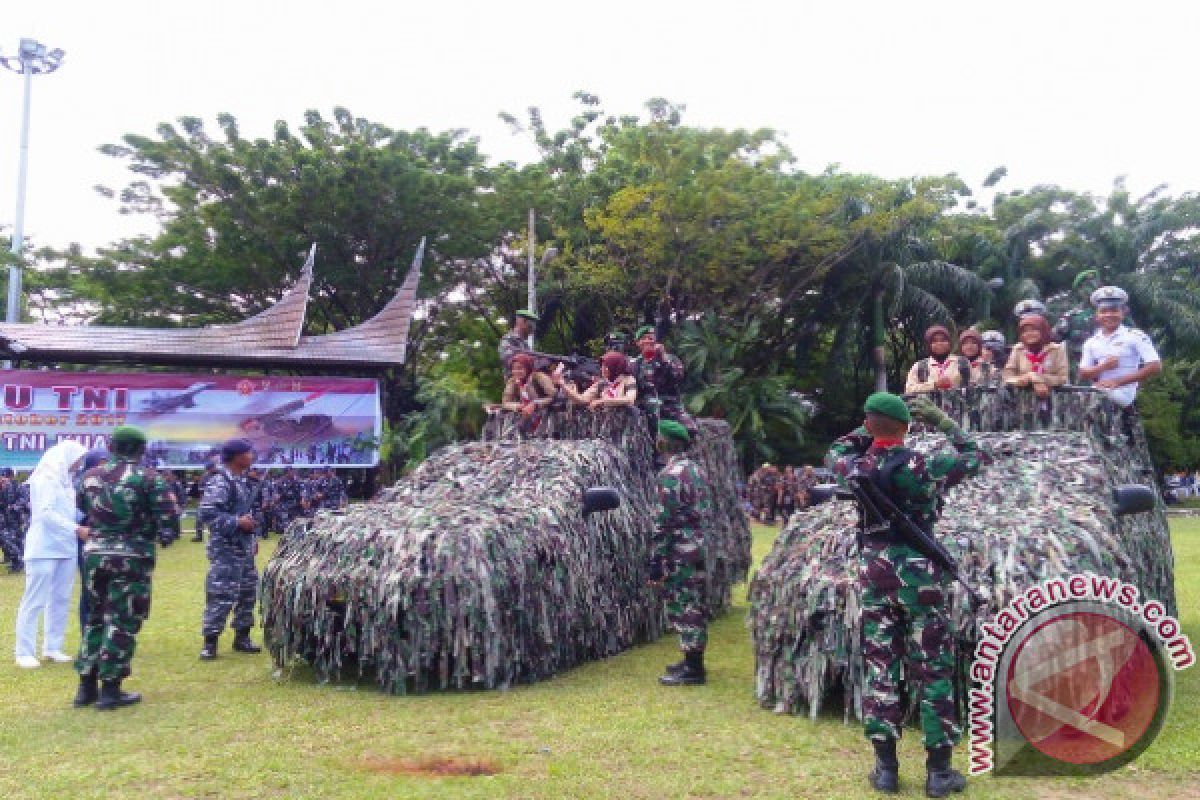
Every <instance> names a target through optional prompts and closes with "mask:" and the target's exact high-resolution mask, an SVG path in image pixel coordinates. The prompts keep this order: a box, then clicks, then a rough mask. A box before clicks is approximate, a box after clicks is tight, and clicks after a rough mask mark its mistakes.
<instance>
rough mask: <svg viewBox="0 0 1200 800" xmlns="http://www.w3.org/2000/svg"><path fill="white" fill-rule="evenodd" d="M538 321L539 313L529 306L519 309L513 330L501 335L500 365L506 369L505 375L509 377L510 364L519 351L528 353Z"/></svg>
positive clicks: (514, 318)
mask: <svg viewBox="0 0 1200 800" xmlns="http://www.w3.org/2000/svg"><path fill="white" fill-rule="evenodd" d="M537 323H538V315H537V314H535V313H533V312H532V311H530V310H529V309H527V308H521V309H518V310H517V313H516V315H515V316H514V317H513V325H512V330H510V331H509V332H508V333H506V334H504V335H503V336H502V337H500V345H499V347H498V348H497V349H498V350H499V351H500V366H501V367H502V368H503V369H504V377H506V378H507V377H508V365H509V363H510V362H511V361H512V358H513V356H515V355H516V354H517V353H528V352H529V350H530V348H529V336H530V335H531V334H532V333H533V326H534V325H536V324H537Z"/></svg>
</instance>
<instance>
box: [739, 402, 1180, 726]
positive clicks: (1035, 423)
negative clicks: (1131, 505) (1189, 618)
mask: <svg viewBox="0 0 1200 800" xmlns="http://www.w3.org/2000/svg"><path fill="white" fill-rule="evenodd" d="M932 397H934V399H935V400H936V402H938V404H939V405H940V406H941V407H942V408H944V409H945V410H946V411H947V412H948V413H949V414H950V415H951V416H953V417H954V418H955V419H956V420H957V421H958V422H959V424H960V425H961V426H962V427H963V428H964V429H965V430H968V431H971V432H972V435H973V436H974V437H975V438H976V440H977V441H978V442H979V444H980V448H981V449H982V450H983V451H985V452H987V453H988V454H990V456H991V457H992V459H993V463H992V464H991V465H990V466H988V467H985V468H984V470H983V471H982V472H981V473H980V475H979V476H978V477H976V478H974V479H970V480H967V481H965V482H964V483H963V484H961V485H960V486H958V487H957V488H955V489H953V490H952V491H950V492H949V493H948V494H947V497H946V504H945V508H944V511H943V515H942V518H941V521H940V522H939V524H938V526H937V533H938V536H939V538H940V539H941V541H942V542H943V544H945V545H946V547H947V549H949V550H950V551H951V553H953V554H954V555H955V556H956V557H957V558H958V560H959V562H960V564H961V565H962V568H963V574H964V576H965V578H966V580H967V582H968V583H969V584H971V585H972V586H974V587H975V588H976V589H978V590H979V591H980V592H981V593H982V594H983V595H984V597H985V598H986V600H987V603H986V604H985V605H984V606H983V607H981V608H979V609H977V610H975V611H973V612H972V611H971V610H970V609H969V604H968V602H967V601H966V598H965V597H964V594H965V593H964V591H963V589H962V588H961V587H958V586H956V587H955V588H954V592H955V599H954V605H953V609H952V620H953V624H954V627H955V631H956V638H957V644H958V654H959V658H958V663H959V667H960V680H959V689H960V692H961V691H963V690H964V689H965V687H966V681H965V680H963V677H964V675H965V669H966V668H967V666H968V664H969V659H970V657H971V654H972V653H973V651H974V645H975V642H976V639H977V630H978V626H979V625H980V624H981V623H982V622H985V621H987V620H989V619H990V618H991V617H992V616H993V615H994V614H995V613H996V612H997V611H998V610H999V609H1000V608H1001V607H1002V606H1003V605H1004V604H1006V603H1007V602H1008V601H1009V600H1010V599H1012V598H1013V597H1014V596H1015V595H1016V594H1018V593H1019V592H1020V591H1022V590H1024V589H1026V588H1028V587H1030V586H1032V585H1034V584H1035V583H1037V582H1040V581H1043V580H1046V579H1048V578H1053V577H1058V576H1064V575H1068V574H1071V573H1076V572H1094V573H1096V574H1101V575H1109V576H1112V577H1114V578H1119V579H1122V580H1124V581H1128V582H1130V583H1132V584H1134V585H1136V586H1138V587H1139V588H1140V589H1141V591H1142V594H1143V596H1145V597H1149V598H1155V599H1158V600H1159V601H1161V602H1162V603H1163V604H1164V605H1165V606H1167V607H1168V609H1169V610H1170V613H1172V614H1174V613H1175V591H1174V580H1173V558H1172V554H1171V541H1170V538H1169V535H1168V532H1167V521H1166V514H1165V511H1164V507H1163V505H1162V502H1161V500H1159V501H1158V502H1157V505H1156V508H1155V510H1153V511H1151V512H1148V513H1141V514H1134V515H1130V516H1124V517H1117V516H1114V514H1113V510H1112V508H1111V500H1112V489H1113V488H1114V487H1115V486H1117V485H1120V484H1128V483H1138V484H1146V485H1149V486H1154V485H1155V477H1154V471H1153V466H1152V465H1151V463H1150V455H1149V451H1148V449H1147V447H1146V442H1145V438H1144V435H1143V432H1142V429H1141V424H1140V422H1138V421H1137V420H1136V419H1126V418H1124V417H1123V416H1122V415H1121V413H1120V412H1119V411H1118V410H1117V409H1116V408H1115V407H1114V406H1113V405H1112V404H1111V403H1109V402H1108V401H1107V400H1106V399H1105V398H1104V396H1103V395H1102V394H1101V393H1100V392H1097V391H1092V390H1086V389H1075V388H1067V389H1063V390H1057V391H1055V393H1054V396H1053V398H1052V406H1051V408H1050V409H1049V410H1048V411H1046V410H1042V409H1039V407H1038V403H1037V400H1036V398H1035V397H1034V396H1033V395H1032V393H1030V392H1020V393H1013V392H1009V391H1006V390H1003V389H980V388H972V389H966V390H957V391H949V392H942V393H937V394H935V395H932ZM908 444H909V446H911V447H913V448H915V449H917V450H919V451H922V452H925V453H929V452H931V451H935V450H936V449H938V448H941V447H946V446H947V445H946V442H945V438H944V437H942V436H939V435H934V434H929V433H920V432H916V433H914V434H913V435H912V436H910V437H909V441H908ZM856 519H857V512H856V510H855V507H854V504H853V503H852V502H851V501H847V500H834V501H831V502H829V503H826V504H823V505H820V506H817V507H815V508H813V509H811V510H809V511H806V512H798V513H796V514H795V515H794V516H793V517H792V519H791V520H790V522H789V523H788V525H787V526H786V528H785V529H784V531H783V532H782V533H781V534H780V535H779V538H778V539H777V540H776V542H775V546H774V547H773V548H772V550H771V552H770V554H769V555H768V556H767V557H766V559H765V560H764V561H763V565H762V567H761V569H760V570H759V571H758V573H757V574H756V576H755V579H754V581H753V584H752V585H751V589H750V601H751V615H750V619H749V624H750V626H751V628H752V631H753V639H754V646H755V655H756V662H757V670H756V692H757V696H758V699H759V702H760V703H761V704H762V705H763V706H764V707H766V708H770V709H774V710H776V711H780V712H788V713H799V712H802V711H807V712H808V713H810V714H812V715H813V716H815V715H816V714H817V713H818V711H819V710H820V709H821V707H822V704H823V703H824V702H825V701H826V700H828V699H830V698H831V697H834V698H836V697H838V696H839V695H840V698H841V700H842V701H843V704H844V705H843V707H844V709H845V714H846V716H847V718H848V717H849V716H850V715H851V714H854V715H856V716H861V700H862V685H861V682H862V661H861V651H860V639H861V627H860V624H859V612H858V596H859V595H858V587H857V585H856V581H855V578H856V575H855V572H856V565H857V544H856V542H855V535H854V530H855V525H856ZM912 688H915V687H910V689H912Z"/></svg>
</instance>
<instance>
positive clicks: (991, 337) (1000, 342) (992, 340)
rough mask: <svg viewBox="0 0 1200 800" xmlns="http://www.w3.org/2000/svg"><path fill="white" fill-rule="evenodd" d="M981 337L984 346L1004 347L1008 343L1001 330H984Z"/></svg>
mask: <svg viewBox="0 0 1200 800" xmlns="http://www.w3.org/2000/svg"><path fill="white" fill-rule="evenodd" d="M979 338H980V339H981V340H982V341H983V345H984V347H1004V346H1005V345H1006V344H1007V343H1008V342H1007V341H1005V339H1004V334H1003V333H1001V332H1000V331H984V332H983V335H982V336H980V337H979Z"/></svg>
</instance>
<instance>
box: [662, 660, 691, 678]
mask: <svg viewBox="0 0 1200 800" xmlns="http://www.w3.org/2000/svg"><path fill="white" fill-rule="evenodd" d="M685 669H687V659H686V658H685V659H683V660H682V661H678V662H676V663H674V664H667V674H668V675H678V674H679V673H681V672H683V671H684V670H685Z"/></svg>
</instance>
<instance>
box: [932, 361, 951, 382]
mask: <svg viewBox="0 0 1200 800" xmlns="http://www.w3.org/2000/svg"><path fill="white" fill-rule="evenodd" d="M952 361H953V359H952V358H950V356H949V355H947V356H946V357H945V358H943V359H942V360H941V361H940V362H939V361H938V360H937V358H935V357H934V356H930V357H929V366H931V367H933V368H934V369H935V370H937V377H936V378H934V379H933V380H934V382H935V383H936V382H937V381H940V380H941V379H942V378H944V377H945V376H946V370H948V369H950V363H951V362H952Z"/></svg>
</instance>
